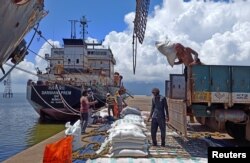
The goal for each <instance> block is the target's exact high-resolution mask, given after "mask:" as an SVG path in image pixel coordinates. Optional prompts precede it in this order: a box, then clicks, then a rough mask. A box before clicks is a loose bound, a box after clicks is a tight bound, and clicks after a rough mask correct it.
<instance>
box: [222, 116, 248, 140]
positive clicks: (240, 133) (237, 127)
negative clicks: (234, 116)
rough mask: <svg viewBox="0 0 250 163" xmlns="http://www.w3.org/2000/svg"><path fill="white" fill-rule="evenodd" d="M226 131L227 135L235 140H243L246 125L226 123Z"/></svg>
mask: <svg viewBox="0 0 250 163" xmlns="http://www.w3.org/2000/svg"><path fill="white" fill-rule="evenodd" d="M225 127H226V131H227V133H228V135H230V136H231V137H233V138H235V139H237V140H244V139H245V133H246V125H245V124H236V123H233V122H230V121H227V122H226V124H225Z"/></svg>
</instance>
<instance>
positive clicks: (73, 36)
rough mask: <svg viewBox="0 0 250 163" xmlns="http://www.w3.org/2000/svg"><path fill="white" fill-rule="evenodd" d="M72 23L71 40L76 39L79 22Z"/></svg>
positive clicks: (72, 21) (71, 21)
mask: <svg viewBox="0 0 250 163" xmlns="http://www.w3.org/2000/svg"><path fill="white" fill-rule="evenodd" d="M69 21H70V23H71V39H76V23H77V22H79V21H78V20H69Z"/></svg>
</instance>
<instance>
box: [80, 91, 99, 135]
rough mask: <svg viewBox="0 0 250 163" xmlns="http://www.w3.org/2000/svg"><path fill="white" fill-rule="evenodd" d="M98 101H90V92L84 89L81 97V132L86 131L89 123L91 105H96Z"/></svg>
mask: <svg viewBox="0 0 250 163" xmlns="http://www.w3.org/2000/svg"><path fill="white" fill-rule="evenodd" d="M97 102H98V101H97V100H95V101H93V102H89V100H88V92H87V91H86V90H84V91H83V92H82V97H81V98H80V104H81V106H80V113H81V132H82V134H84V133H85V130H86V127H87V125H88V119H89V106H91V105H95V104H96V103H97Z"/></svg>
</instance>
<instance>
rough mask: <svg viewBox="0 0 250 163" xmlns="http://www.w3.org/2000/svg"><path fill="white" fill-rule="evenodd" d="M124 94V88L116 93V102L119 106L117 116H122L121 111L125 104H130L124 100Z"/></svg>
mask: <svg viewBox="0 0 250 163" xmlns="http://www.w3.org/2000/svg"><path fill="white" fill-rule="evenodd" d="M122 94H123V89H119V90H118V91H116V93H115V104H116V105H117V107H118V115H117V118H120V113H121V111H122V109H123V106H124V107H126V106H128V105H127V103H126V102H125V101H124V99H123V97H122V96H121V95H122Z"/></svg>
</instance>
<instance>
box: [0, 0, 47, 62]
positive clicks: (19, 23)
mask: <svg viewBox="0 0 250 163" xmlns="http://www.w3.org/2000/svg"><path fill="white" fill-rule="evenodd" d="M0 4H1V5H0V24H1V25H0V66H1V65H3V64H4V63H5V62H6V61H7V60H8V59H9V58H11V57H12V58H14V55H15V54H13V52H14V50H15V49H16V48H17V47H18V45H19V44H20V43H21V42H22V40H23V38H24V37H25V35H26V34H27V33H28V32H29V31H30V30H31V29H32V28H33V27H34V25H35V24H37V23H38V22H39V21H40V20H41V19H42V18H43V17H44V16H45V15H46V12H45V11H44V10H43V6H44V4H43V1H41V0H32V1H27V2H26V3H24V4H16V3H15V2H14V1H6V0H0Z"/></svg>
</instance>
